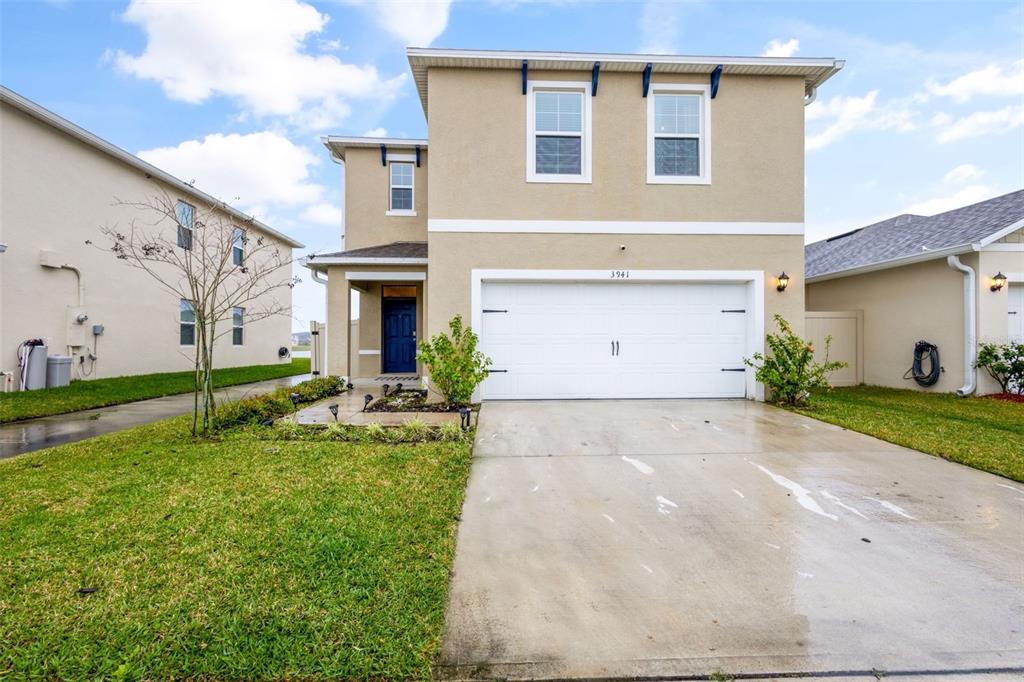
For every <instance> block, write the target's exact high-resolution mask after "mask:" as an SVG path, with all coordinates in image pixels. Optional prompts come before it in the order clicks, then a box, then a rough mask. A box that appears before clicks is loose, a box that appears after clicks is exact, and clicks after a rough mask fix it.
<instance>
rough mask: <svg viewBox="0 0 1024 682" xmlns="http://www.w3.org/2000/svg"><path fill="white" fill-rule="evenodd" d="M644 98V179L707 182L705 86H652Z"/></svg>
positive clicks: (708, 181) (708, 171)
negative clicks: (645, 163) (645, 164)
mask: <svg viewBox="0 0 1024 682" xmlns="http://www.w3.org/2000/svg"><path fill="white" fill-rule="evenodd" d="M647 99H648V102H647V182H649V183H674V184H710V182H711V172H710V154H709V150H708V132H707V129H708V93H707V86H701V85H660V86H654V85H652V86H651V93H650V95H649V97H648V98H647Z"/></svg>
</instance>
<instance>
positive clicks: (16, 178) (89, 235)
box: [0, 104, 291, 379]
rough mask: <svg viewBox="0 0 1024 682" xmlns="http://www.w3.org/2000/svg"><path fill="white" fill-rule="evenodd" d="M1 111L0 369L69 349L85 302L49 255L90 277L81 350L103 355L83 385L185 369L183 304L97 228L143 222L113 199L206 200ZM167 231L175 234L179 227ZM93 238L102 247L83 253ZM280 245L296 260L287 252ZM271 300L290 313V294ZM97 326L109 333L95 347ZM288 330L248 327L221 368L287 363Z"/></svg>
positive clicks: (220, 354) (221, 359)
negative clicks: (75, 313) (25, 352)
mask: <svg viewBox="0 0 1024 682" xmlns="http://www.w3.org/2000/svg"><path fill="white" fill-rule="evenodd" d="M0 106H2V109H0V185H2V189H0V241H2V242H6V243H7V244H8V248H7V252H6V253H4V254H0V369H3V370H14V371H17V364H18V361H17V347H18V345H19V344H20V343H21V342H22V341H24V340H25V339H29V338H44V339H46V340H47V341H48V342H49V352H50V354H51V355H52V354H66V353H67V350H68V349H67V344H68V342H69V338H68V333H69V329H71V327H70V325H69V324H68V322H67V314H68V306H71V305H74V304H75V303H76V302H77V285H76V279H75V275H74V273H73V272H71V271H69V270H57V269H50V268H43V267H41V266H40V265H39V252H40V250H44V249H47V250H53V251H55V252H56V253H57V254H58V256H59V258H60V259H62V261H63V262H66V263H70V264H72V265H74V266H76V267H78V268H80V269H81V272H82V278H83V284H84V287H85V305H84V310H85V312H86V313H87V314H88V315H89V320H88V322H87V323H86V325H85V330H84V332H85V334H84V337H85V341H86V343H87V344H88V348H87V349H82V350H84V351H85V352H89V351H95V353H96V355H97V356H98V357H99V359H98V361H97V363H96V366H95V371H94V372H93V373H92V374H91V375H90V376H88V377H86V378H90V379H92V378H100V377H110V376H121V375H131V374H144V373H151V372H168V371H178V370H187V369H189V368H190V367H191V366H192V362H193V360H192V357H191V355H192V349H191V348H181V347H180V346H179V345H178V341H179V336H178V331H179V327H178V323H179V302H178V298H177V297H176V296H174V295H172V294H170V293H168V292H166V291H164V290H163V289H161V288H160V287H159V286H158V285H157V284H156V283H155V282H154V281H153V280H152V279H151V278H150V277H149V276H148V275H146V274H144V273H142V272H139V271H137V270H134V269H133V268H131V267H130V266H129V265H128V264H126V263H124V262H122V261H119V260H117V259H116V258H115V257H114V255H113V254H112V253H110V251H109V250H105V249H103V248H100V247H102V246H104V245H105V244H107V243H108V242H107V241H106V238H105V237H103V236H102V235H101V234H100V227H101V226H103V225H112V226H113V225H118V226H125V227H126V226H127V225H128V223H129V221H130V220H131V219H132V218H133V217H134V218H139V217H140V216H139V213H138V211H137V210H133V209H130V208H127V207H123V206H113V205H112V204H113V203H114V202H115V201H116V200H122V201H145V200H147V198H150V197H153V196H154V195H156V194H158V193H159V192H160V190H161V189H164V190H166V191H168V192H169V193H170V196H171V197H172V198H181V199H183V200H186V201H188V202H189V203H192V204H194V205H196V206H197V210H199V207H200V204H199V202H197V201H195V200H193V199H190V198H189V197H188V196H184V195H181V196H179V195H178V194H176V193H175V192H174V191H173V190H172V189H171V188H168V187H161V186H160V185H158V184H156V183H155V182H154V181H153V180H150V179H147V178H146V177H145V175H144V174H143V173H142V172H141V171H138V170H136V169H134V168H131V167H130V166H127V165H125V164H123V163H122V162H120V161H117V160H116V159H114V158H112V157H110V156H108V155H106V154H104V153H102V152H100V151H98V150H95V149H93V148H92V147H90V146H88V145H86V144H84V143H82V142H80V141H78V140H76V139H73V138H71V137H69V136H67V135H65V134H64V133H62V132H59V131H58V130H56V129H54V128H52V127H50V126H47V125H44V124H42V123H40V122H38V121H36V120H35V119H33V118H30V117H27V116H25V115H24V114H23V113H21V112H20V111H19V110H17V109H14V108H12V107H10V106H8V105H7V104H3V105H0ZM168 229H169V230H170V231H171V232H170V234H174V232H173V230H174V226H173V225H169V226H168ZM250 229H252V228H250ZM265 238H268V239H272V237H269V236H265ZM87 239H89V240H92V241H93V242H94V243H95V244H96V245H97V246H88V245H86V244H85V241H86V240H87ZM280 246H281V249H282V251H283V252H284V254H285V255H286V256H290V254H291V249H290V247H288V246H287V245H284V244H281V245H280ZM289 274H290V273H284V276H288V275H289ZM275 295H276V297H277V299H278V300H279V301H280V302H281V303H282V304H284V305H288V306H290V305H291V290H290V289H288V288H285V289H283V290H281V291H279V292H277V293H276V294H275ZM253 307H256V306H253ZM93 324H102V325H104V327H105V329H106V331H105V332H104V334H103V335H102V336H100V337H99V341H98V348H94V343H93V341H94V339H93V335H92V333H91V330H92V325H93ZM79 329H81V328H79ZM290 332H291V320H290V319H289V318H288V317H286V316H277V317H273V318H268V319H266V320H263V321H260V322H255V323H251V324H248V325H247V326H246V328H245V345H243V346H232V345H231V337H230V334H228V335H227V336H226V337H223V338H222V339H221V340H220V342H219V343H218V346H217V349H216V356H215V363H216V365H217V366H219V367H231V366H239V365H259V364H273V363H277V362H281V361H280V360H279V359H278V356H277V349H278V348H279V347H281V346H285V347H289V348H290V347H291V335H290ZM74 367H75V371H74V372H73V373H72V377H73V378H79V377H80V369H79V364H78V359H77V357H76V359H75V363H74ZM86 367H88V362H87V363H86Z"/></svg>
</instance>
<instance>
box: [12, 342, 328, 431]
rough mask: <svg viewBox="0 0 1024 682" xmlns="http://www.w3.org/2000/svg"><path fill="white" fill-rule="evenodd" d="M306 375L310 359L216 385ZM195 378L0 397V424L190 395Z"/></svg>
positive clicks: (247, 370)
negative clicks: (167, 396) (163, 397)
mask: <svg viewBox="0 0 1024 682" xmlns="http://www.w3.org/2000/svg"><path fill="white" fill-rule="evenodd" d="M307 373H309V358H293V359H292V361H291V362H290V363H283V364H279V365H251V366H249V367H227V368H224V369H217V370H214V383H215V384H216V386H217V388H223V387H225V386H235V385H237V384H248V383H251V382H253V381H265V380H267V379H280V378H283V377H290V376H295V375H296V374H307ZM193 376H194V375H193V373H192V372H190V371H189V372H165V373H162V374H140V375H136V376H130V377H113V378H110V379H96V380H94V381H73V382H71V385H70V386H66V387H64V388H44V389H40V390H38V391H19V392H17V393H5V394H0V424H2V423H4V422H13V421H18V420H19V419H31V418H32V417H47V416H50V415H54V414H65V413H67V412H76V411H78V410H92V409H95V408H97V407H107V406H109V405H121V404H123V403H130V402H133V401H135V400H145V399H147V398H160V397H162V396H165V395H176V394H178V393H189V392H191V391H192V387H193Z"/></svg>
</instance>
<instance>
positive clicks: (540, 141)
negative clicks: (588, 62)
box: [526, 82, 590, 182]
mask: <svg viewBox="0 0 1024 682" xmlns="http://www.w3.org/2000/svg"><path fill="white" fill-rule="evenodd" d="M527 117H528V125H529V139H528V142H527V144H528V148H527V168H526V179H527V180H528V181H531V182H590V96H589V93H588V86H587V85H586V84H583V83H579V84H577V83H543V82H536V83H531V84H530V90H529V97H528V99H527Z"/></svg>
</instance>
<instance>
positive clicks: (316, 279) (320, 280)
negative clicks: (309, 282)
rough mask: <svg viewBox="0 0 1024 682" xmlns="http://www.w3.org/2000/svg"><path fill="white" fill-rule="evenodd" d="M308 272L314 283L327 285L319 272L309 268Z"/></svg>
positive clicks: (325, 279)
mask: <svg viewBox="0 0 1024 682" xmlns="http://www.w3.org/2000/svg"><path fill="white" fill-rule="evenodd" d="M309 272H310V276H311V277H312V278H313V281H314V282H318V283H320V284H323V285H326V284H327V278H326V277H324V276H323V275H321V274H320V271H319V270H314V269H313V268H310V269H309Z"/></svg>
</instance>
